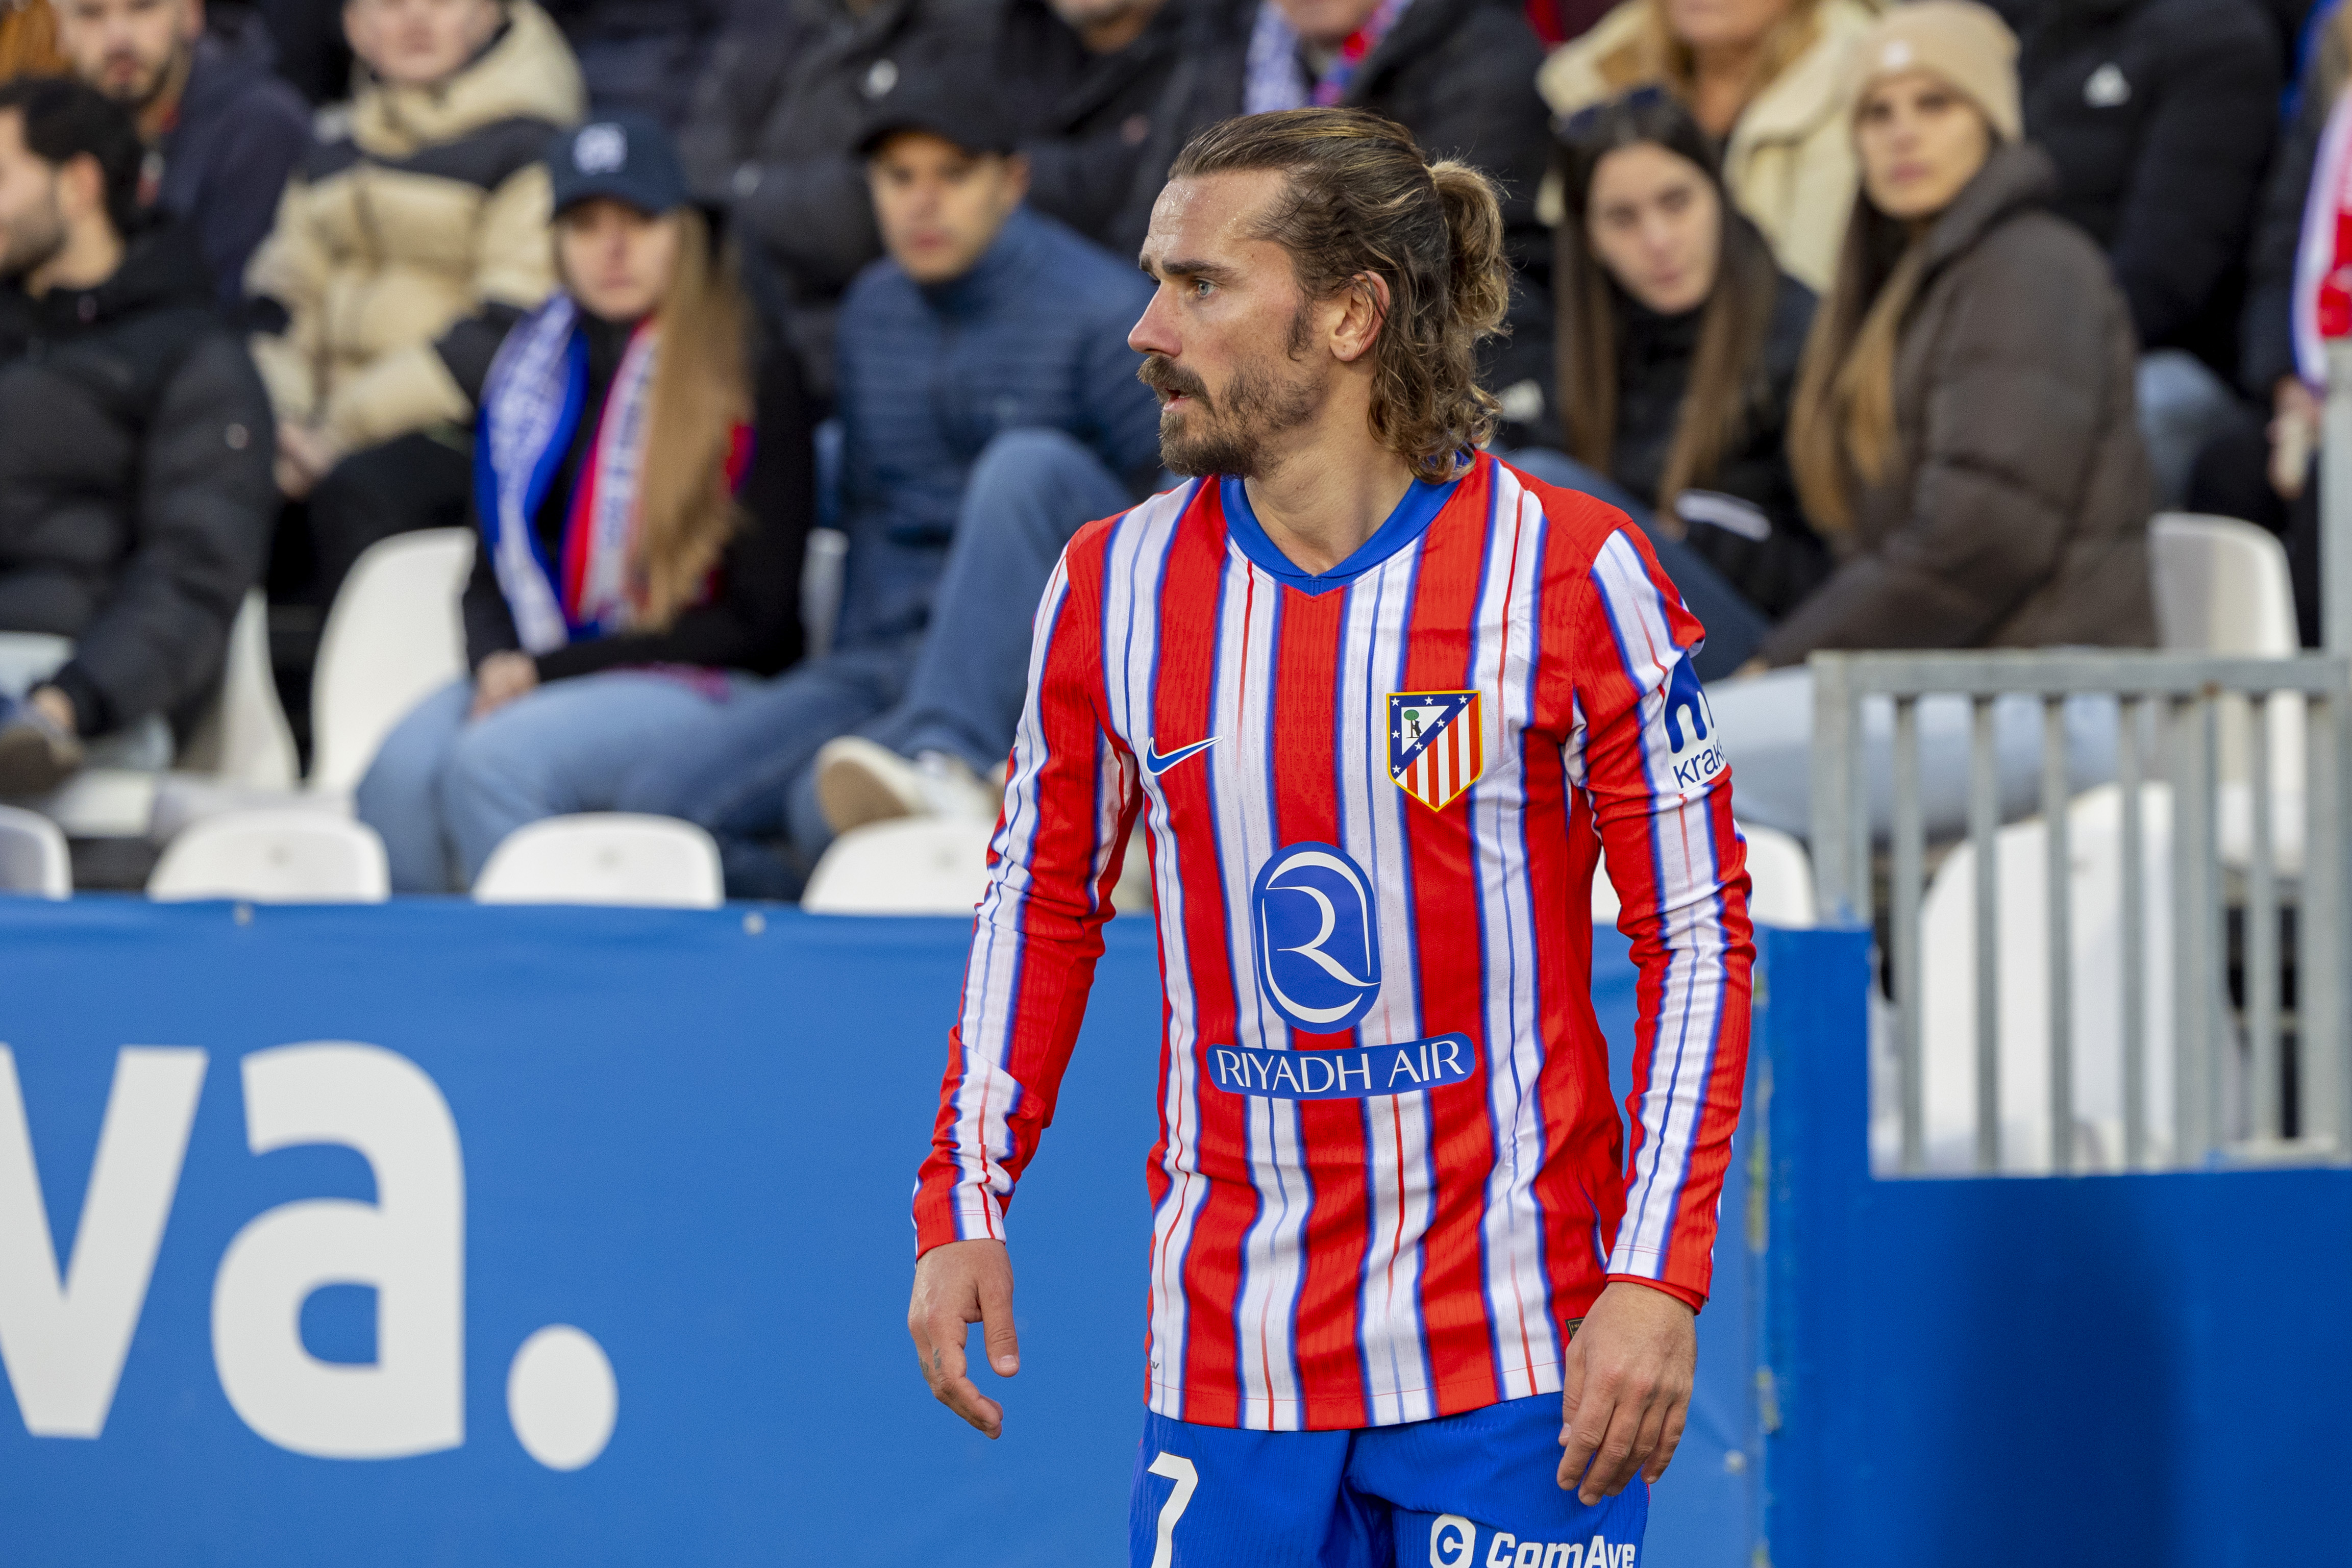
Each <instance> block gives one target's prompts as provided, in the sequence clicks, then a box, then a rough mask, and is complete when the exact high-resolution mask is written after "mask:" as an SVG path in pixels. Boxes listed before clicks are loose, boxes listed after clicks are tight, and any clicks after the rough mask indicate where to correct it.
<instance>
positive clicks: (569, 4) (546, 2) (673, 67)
mask: <svg viewBox="0 0 2352 1568" xmlns="http://www.w3.org/2000/svg"><path fill="white" fill-rule="evenodd" d="M541 5H542V6H543V8H544V9H545V10H546V12H547V14H548V15H549V16H552V17H554V18H555V23H556V26H560V27H562V29H563V37H564V38H565V39H566V41H568V42H569V43H570V44H571V45H572V54H574V55H575V56H577V57H579V60H580V75H581V78H582V79H583V80H584V81H585V82H587V84H588V103H589V107H590V110H591V111H592V112H593V113H597V114H610V113H613V112H614V111H615V110H636V111H638V112H639V113H643V114H650V115H652V116H653V117H654V118H655V119H656V120H660V121H661V122H662V123H663V124H664V125H667V126H669V127H671V128H672V129H676V128H677V125H678V124H679V123H681V122H682V121H683V120H685V119H686V113H687V110H688V107H689V105H690V104H691V103H692V101H693V96H694V84H695V82H696V81H697V80H698V79H699V78H700V77H701V75H702V68H703V66H704V65H705V63H706V62H708V61H709V57H710V49H711V45H712V44H713V43H714V42H716V41H717V39H718V37H719V28H720V27H721V26H723V25H724V24H725V22H726V20H727V7H726V5H725V4H724V3H723V0H541Z"/></svg>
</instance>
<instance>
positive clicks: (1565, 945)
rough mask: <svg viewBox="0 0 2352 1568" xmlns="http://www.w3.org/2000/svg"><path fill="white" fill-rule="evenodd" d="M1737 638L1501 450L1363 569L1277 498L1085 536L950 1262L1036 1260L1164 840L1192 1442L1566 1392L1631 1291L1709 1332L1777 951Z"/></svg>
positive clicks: (1177, 496) (1032, 752)
mask: <svg viewBox="0 0 2352 1568" xmlns="http://www.w3.org/2000/svg"><path fill="white" fill-rule="evenodd" d="M1699 637H1700V629H1699V626H1698V624H1697V622H1696V621H1695V620H1693V619H1692V617H1691V616H1690V615H1689V613H1688V612H1685V610H1684V609H1683V608H1682V605H1681V603H1680V601H1678V600H1677V598H1676V597H1675V591H1674V589H1673V587H1672V586H1671V585H1670V584H1669V583H1668V582H1667V580H1666V579H1665V578H1664V576H1663V575H1662V574H1661V573H1660V572H1659V570H1658V569H1657V566H1656V563H1655V561H1654V559H1652V557H1651V556H1650V553H1649V550H1648V548H1647V547H1646V545H1645V544H1644V543H1643V540H1642V537H1641V534H1640V533H1639V531H1638V530H1637V529H1635V528H1633V527H1632V526H1631V525H1630V524H1629V523H1628V522H1627V520H1626V518H1625V517H1624V516H1623V514H1622V513H1620V512H1617V511H1615V510H1614V509H1612V508H1610V507H1605V506H1603V505H1601V503H1599V502H1597V501H1595V500H1593V499H1591V497H1585V496H1580V495H1577V494H1574V493H1572V492H1570V491H1566V490H1560V489H1556V488H1554V487H1552V486H1547V485H1543V484H1540V483H1538V482H1537V481H1535V480H1533V479H1531V478H1529V477H1528V476H1525V475H1522V474H1520V473H1518V472H1517V471H1516V470H1514V469H1512V468H1510V467H1508V466H1507V465H1502V464H1500V463H1497V462H1496V460H1495V459H1493V458H1492V457H1488V456H1484V455H1482V456H1480V457H1479V458H1477V460H1476V461H1475V465H1473V466H1472V467H1471V468H1470V469H1469V470H1468V471H1467V472H1466V473H1465V474H1464V475H1463V476H1460V477H1458V478H1456V479H1454V481H1453V482H1451V483H1449V484H1446V485H1442V486H1433V485H1426V484H1416V485H1415V486H1413V488H1412V490H1411V491H1410V492H1408V494H1407V495H1406V497H1405V498H1404V499H1403V501H1402V503H1400V505H1399V506H1398V507H1397V509H1396V511H1395V512H1394V513H1393V514H1392V515H1391V517H1390V518H1389V519H1388V520H1387V521H1386V522H1385V523H1384V524H1383V525H1382V526H1381V528H1380V529H1379V530H1378V531H1377V532H1376V533H1375V534H1374V536H1373V537H1372V538H1370V540H1369V541H1367V543H1366V544H1365V545H1364V547H1363V549H1361V550H1360V551H1359V552H1358V553H1357V554H1356V555H1355V556H1354V557H1352V558H1350V559H1349V560H1348V561H1345V562H1343V563H1341V565H1340V566H1339V567H1338V568H1336V569H1334V570H1332V571H1329V572H1327V573H1323V574H1320V575H1309V574H1307V573H1303V572H1301V571H1299V570H1298V569H1297V567H1295V566H1294V565H1293V564H1292V563H1291V562H1290V561H1289V560H1288V559H1286V558H1285V557H1284V556H1283V555H1282V554H1281V552H1280V551H1279V550H1278V549H1276V548H1275V547H1274V545H1273V544H1272V543H1271V541H1270V540H1269V539H1268V538H1267V537H1266V535H1265V532H1264V530H1263V528H1261V527H1260V525H1259V524H1258V523H1257V521H1256V520H1255V517H1253V516H1252V515H1251V513H1250V511H1249V505H1248V498H1247V496H1246V493H1245V491H1244V486H1242V485H1241V484H1240V483H1239V482H1238V481H1236V480H1233V479H1224V480H1217V479H1208V480H1201V481H1195V482H1194V483H1192V484H1191V485H1188V486H1184V487H1182V488H1181V489H1178V490H1175V491H1171V492H1170V493H1168V494H1167V495H1164V496H1160V497H1157V498H1155V499H1154V500H1151V501H1149V502H1147V503H1145V504H1143V505H1142V506H1139V507H1136V508H1134V509H1133V510H1131V511H1129V512H1126V513H1124V514H1122V515H1120V516H1118V517H1112V518H1108V519H1106V520H1104V521H1101V522H1097V523H1093V524H1089V525H1088V526H1087V528H1084V529H1083V530H1081V531H1080V532H1079V534H1078V535H1077V537H1076V538H1075V539H1073V540H1072V542H1071V544H1070V546H1069V549H1068V550H1067V551H1066V554H1065V555H1064V557H1063V560H1062V563H1061V565H1060V567H1059V568H1058V569H1057V570H1056V571H1055V575H1054V577H1053V579H1052V580H1051V582H1050V583H1049V585H1048V587H1047V590H1046V592H1045V599H1044V601H1043V603H1042V604H1041V605H1040V607H1039V609H1038V612H1037V622H1036V634H1035V638H1034V643H1033V647H1032V653H1031V666H1030V680H1029V696H1028V702H1027V706H1026V709H1025V711H1024V715H1023V717H1022V721H1021V725H1020V729H1019V733H1018V736H1017V737H1016V740H1015V743H1014V749H1013V765H1012V769H1011V773H1010V777H1009V779H1008V782H1007V786H1006V792H1005V800H1004V810H1003V818H1002V820H1001V821H1000V823H999V825H998V829H997V831H996V835H995V839H994V841H993V843H992V849H991V866H992V871H991V879H990V883H989V887H988V891H987V893H986V894H985V895H984V896H983V898H982V901H981V904H980V909H979V915H978V919H977V922H976V924H975V929H974V933H973V940H972V949H971V962H970V966H969V968H968V970H967V972H966V976H965V981H964V989H963V997H962V1003H961V1017H960V1018H959V1019H958V1021H957V1024H956V1026H955V1029H954V1030H953V1032H952V1034H951V1037H950V1049H949V1053H948V1067H947V1073H946V1078H945V1081H944V1082H943V1083H942V1085H941V1092H940V1111H939V1116H938V1120H937V1123H936V1124H935V1129H934V1134H933V1140H932V1149H931V1154H930V1156H929V1159H928V1160H927V1161H926V1162H925V1164H924V1166H923V1171H922V1177H921V1181H920V1184H919V1187H918V1190H917V1194H916V1199H915V1218H916V1228H917V1231H918V1237H919V1247H921V1248H923V1249H929V1248H930V1247H934V1246H937V1245H939V1244H940V1243H942V1242H946V1241H951V1240H957V1239H967V1238H974V1237H1000V1238H1001V1237H1003V1235H1004V1208H1005V1205H1006V1204H1007V1202H1008V1201H1009V1200H1010V1199H1011V1197H1012V1195H1013V1186H1014V1183H1015V1182H1016V1181H1017V1180H1018V1179H1019V1177H1020V1175H1021V1172H1022V1170H1023V1168H1024V1166H1026V1165H1027V1163H1028V1161H1029V1159H1030V1158H1031V1157H1032V1156H1033V1155H1034V1153H1035V1152H1036V1148H1037V1144H1038V1139H1039V1137H1040V1135H1041V1134H1043V1132H1044V1131H1045V1126H1046V1124H1048V1123H1050V1122H1051V1121H1052V1119H1053V1112H1054V1101H1055V1092H1056V1090H1057V1088H1058V1086H1059V1083H1060V1081H1061V1076H1062V1072H1063V1070H1064V1068H1065V1066H1066V1064H1067V1062H1068V1060H1069V1055H1070V1051H1071V1047H1072V1044H1073V1042H1074V1040H1075V1039H1076V1035H1077V1032H1078V1025H1079V1022H1080V1020H1081V1019H1082V1017H1083V1015H1084V1013H1085V1010H1086V999H1087V987H1088V985H1089V983H1090V981H1091V978H1092V975H1093V969H1094V964H1095V960H1096V958H1097V956H1098V955H1099V953H1100V952H1101V947H1102V943H1101V932H1100V928H1101V925H1102V922H1103V921H1104V920H1105V919H1106V918H1108V915H1109V914H1110V890H1111V888H1112V886H1113V884H1114V883H1116V882H1117V880H1118V867H1119V861H1120V856H1121V852H1122V851H1123V848H1124V846H1125V844H1126V842H1127V840H1128V836H1129V830H1130V828H1131V826H1132V825H1133V823H1134V822H1135V821H1136V819H1137V816H1138V813H1141V814H1142V817H1143V821H1144V823H1145V841H1146V842H1147V843H1148V844H1149V846H1150V855H1151V870H1152V885H1153V890H1154V901H1155V904H1156V912H1157V919H1158V924H1159V935H1160V965H1161V977H1162V983H1163V986H1164V988H1165V992H1166V1005H1165V1009H1164V1011H1163V1019H1162V1040H1161V1048H1160V1050H1161V1055H1160V1140H1159V1143H1158V1145H1157V1146H1156V1147H1155V1148H1154V1149H1153V1151H1152V1155H1151V1158H1150V1166H1149V1173H1150V1197H1151V1211H1152V1239H1151V1251H1150V1373H1149V1377H1148V1380H1147V1399H1148V1402H1149V1404H1150V1407H1151V1408H1152V1409H1153V1410H1155V1411H1157V1412H1159V1413H1160V1414H1162V1415H1165V1416H1171V1417H1174V1418H1177V1419H1181V1420H1185V1421H1192V1422H1200V1423H1203V1424H1207V1425H1212V1426H1224V1427H1254V1428H1260V1429H1270V1430H1283V1429H1299V1428H1310V1429H1342V1428H1351V1427H1367V1426H1386V1425H1391V1424H1394V1423H1400V1422H1406V1421H1415V1420H1423V1419H1427V1418H1430V1417H1433V1416H1444V1415H1451V1414H1454V1413H1455V1412H1458V1411H1462V1410H1467V1409H1475V1408H1477V1407H1479V1406H1485V1405H1489V1404H1493V1403H1496V1402H1498V1401H1501V1400H1506V1399H1514V1398H1521V1397H1525V1396H1530V1395H1535V1394H1541V1393H1548V1392H1552V1391H1556V1390H1558V1389H1559V1386H1560V1367H1561V1361H1562V1353H1563V1351H1564V1349H1565V1346H1566V1344H1567V1343H1568V1336H1569V1333H1570V1332H1571V1330H1572V1327H1573V1324H1574V1322H1575V1321H1576V1320H1577V1319H1579V1318H1580V1317H1581V1316H1582V1315H1583V1314H1584V1312H1585V1311H1586V1310H1587V1308H1588V1307H1589V1306H1590V1305H1591V1302H1592V1301H1593V1299H1594V1297H1596V1296H1597V1295H1598V1294H1599V1293H1600V1291H1601V1287H1602V1285H1603V1283H1604V1282H1605V1281H1608V1280H1618V1279H1622V1280H1634V1281H1642V1282H1643V1283H1645V1284H1649V1285H1654V1286H1656V1287H1657V1288H1659V1289H1662V1290H1664V1291H1669V1292H1670V1293H1672V1294H1675V1295H1676V1296H1678V1297H1680V1298H1682V1299H1683V1300H1684V1301H1686V1302H1688V1303H1690V1304H1692V1305H1693V1306H1696V1305H1698V1304H1700V1303H1701V1302H1703V1301H1704V1300H1705V1297H1706V1289H1707V1284H1708V1273H1709V1262H1710V1254H1711V1251H1712V1249H1713V1244H1714V1239H1715V1223H1716V1207H1717V1200H1718V1198H1719V1197H1720V1196H1721V1191H1722V1182H1723V1173H1724V1168H1725V1166H1726V1165H1727V1162H1728V1160H1729V1157H1730V1143H1731V1133H1732V1129H1733V1126H1734V1124H1736V1122H1737V1121H1738V1112H1739V1097H1740V1090H1741V1085H1742V1082H1743V1079H1744V1076H1745V1072H1746V1061H1747V1051H1748V996H1749V969H1750V965H1751V959H1752V953H1753V949H1752V946H1751V943H1750V934H1749V927H1748V913H1747V903H1748V877H1747V873H1746V871H1745V869H1744V866H1745V855H1744V849H1743V846H1742V843H1741V841H1740V839H1739V836H1738V831H1737V830H1736V829H1735V828H1734V826H1733V824H1732V818H1731V800H1730V780H1729V776H1728V773H1727V768H1726V767H1725V764H1724V760H1723V756H1722V752H1721V749H1720V747H1719V746H1718V744H1717V737H1715V735H1714V732H1713V722H1712V719H1711V717H1710V716H1709V715H1708V712H1707V707H1706V699H1705V696H1704V695H1703V694H1702V693H1701V691H1700V689H1699V686H1698V683H1697V679H1696V676H1695V675H1694V674H1692V668H1691V659H1690V655H1691V652H1692V650H1693V649H1694V647H1695V646H1696V643H1697V642H1698V640H1699ZM1604 858H1605V860H1606V862H1607V867H1608V871H1609V874H1610V877H1611V879H1612V882H1613V883H1615V884H1616V888H1617V892H1618V895H1619V898H1620V901H1621V904H1622V926H1623V928H1624V929H1625V931H1626V932H1627V933H1628V935H1629V936H1631V937H1632V939H1633V955H1634V958H1635V960H1636V962H1637V964H1638V965H1639V967H1640V969H1641V984H1640V987H1639V996H1640V1021H1639V1026H1638V1029H1637V1031H1636V1036H1635V1039H1634V1040H1633V1092H1632V1094H1631V1096H1630V1098H1629V1100H1628V1102H1627V1109H1628V1111H1629V1112H1630V1123H1631V1127H1632V1136H1631V1142H1630V1147H1628V1145H1627V1140H1626V1138H1625V1136H1624V1134H1623V1133H1622V1130H1621V1124H1620V1123H1619V1121H1618V1117H1617V1114H1616V1108H1615V1106H1614V1105H1613V1104H1612V1103H1611V1099H1610V1088H1609V1062H1608V1045H1607V1042H1606V1041H1605V1040H1603V1038H1602V1036H1601V1030H1600V1026H1599V1024H1598V1022H1597V1021H1596V1019H1595V1018H1594V1016H1593V1010H1592V1003H1591V943H1592V926H1591V915H1590V910H1591V878H1592V873H1593V871H1594V868H1595V866H1596V864H1597V863H1599V862H1601V860H1603V859H1604Z"/></svg>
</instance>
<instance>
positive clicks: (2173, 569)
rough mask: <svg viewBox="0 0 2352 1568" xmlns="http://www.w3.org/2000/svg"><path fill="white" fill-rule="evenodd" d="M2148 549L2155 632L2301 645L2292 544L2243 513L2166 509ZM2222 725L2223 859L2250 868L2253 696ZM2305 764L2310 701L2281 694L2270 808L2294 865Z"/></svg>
mask: <svg viewBox="0 0 2352 1568" xmlns="http://www.w3.org/2000/svg"><path fill="white" fill-rule="evenodd" d="M2148 552H2149V559H2150V561H2151V563H2152V565H2153V569H2154V573H2155V589H2156V622H2157V632H2158V638H2159V639H2160V640H2161V642H2162V643H2163V645H2164V646H2165V647H2166V648H2167V649H2169V650H2172V651H2174V652H2178V653H2227V654H2234V655H2237V656H2240V657H2245V658H2255V659H2290V658H2293V657H2294V656H2295V655H2296V654H2297V653H2301V652H2302V651H2303V644H2302V641H2301V639H2300V638H2299V636H2298V635H2297V633H2296V631H2295V619H2294V583H2293V582H2292V580H2290V579H2289V577H2288V575H2287V565H2286V550H2285V549H2284V547H2283V546H2282V545H2280V543H2279V541H2278V540H2277V539H2276V538H2273V537H2272V536H2271V535H2270V534H2269V533H2267V532H2265V531H2264V530H2263V529H2261V528H2256V527H2255V526H2254V525H2253V524H2252V523H2245V522H2240V521H2239V520H2238V519H2236V518H2235V517H2200V516H2198V515H2196V514H2194V513H2189V512H2167V513H2164V514H2163V515H2162V516H2160V517H2158V518H2157V519H2156V520H2155V521H2154V522H2152V523H2150V524H2149V525H2148ZM2220 732H2221V733H2220V747H2219V752H2220V763H2221V810H2220V821H2221V859H2222V862H2223V863H2225V864H2227V865H2229V866H2231V867H2232V868H2235V869H2242V868H2243V867H2244V866H2245V865H2246V864H2247V863H2248V862H2249V861H2250V860H2251V859H2252V853H2253V796H2252V785H2251V781H2252V776H2253V767H2252V758H2253V733H2254V732H2253V715H2252V711H2251V709H2250V706H2249V705H2248V704H2246V703H2245V702H2243V701H2239V700H2231V701H2229V702H2226V703H2225V704H2224V705H2223V706H2222V709H2221V724H2220ZM2304 766H2305V764H2304V748H2303V708H2302V705H2301V704H2300V703H2296V702H2293V701H2286V702H2280V703H2277V704H2276V705H2274V706H2273V719H2272V725H2271V790H2272V796H2271V798H2272V818H2273V821H2275V822H2276V823H2277V833H2278V836H2277V838H2276V840H2275V841H2274V845H2275V860H2276V863H2277V864H2278V866H2279V868H2280V870H2281V871H2282V872H2284V873H2286V874H2289V875H2293V874H2295V873H2297V872H2298V871H2299V870H2300V868H2301V866H2302V862H2303V793H2304Z"/></svg>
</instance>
